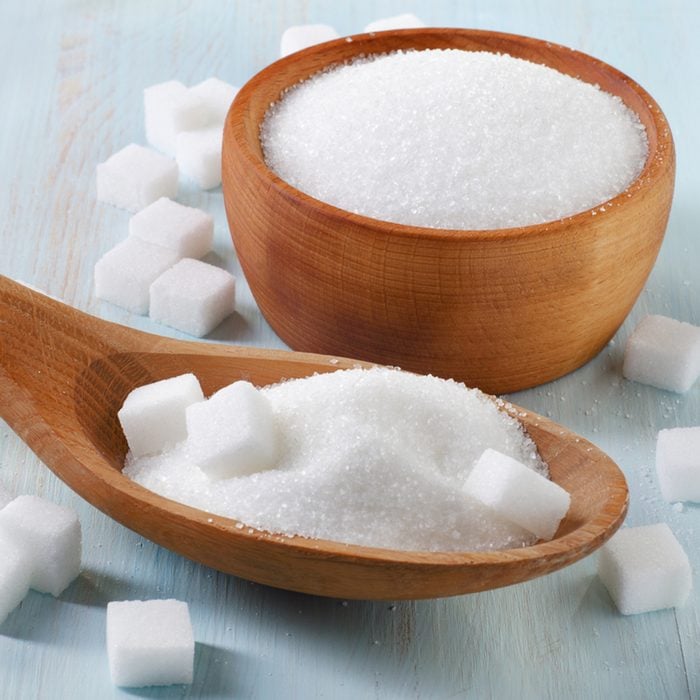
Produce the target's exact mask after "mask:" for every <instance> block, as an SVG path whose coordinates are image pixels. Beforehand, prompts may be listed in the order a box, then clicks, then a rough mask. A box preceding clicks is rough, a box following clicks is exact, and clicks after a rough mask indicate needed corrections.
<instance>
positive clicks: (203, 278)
mask: <svg viewBox="0 0 700 700" xmlns="http://www.w3.org/2000/svg"><path fill="white" fill-rule="evenodd" d="M235 296H236V279H235V277H234V276H233V275H232V274H231V273H229V272H227V271H226V270H222V269H221V268H220V267H216V266H214V265H209V264H208V263H204V262H201V261H200V260H192V259H191V258H185V259H184V260H181V261H180V262H179V263H177V265H175V266H174V267H172V268H170V269H169V270H168V271H167V272H164V273H163V274H162V275H161V276H160V277H158V279H157V280H155V282H153V284H152V285H151V301H150V316H151V318H152V319H153V320H154V321H156V322H157V323H164V324H165V325H166V326H171V327H172V328H176V329H177V330H179V331H182V332H183V333H189V334H190V335H194V336H197V337H198V338H201V337H202V336H204V335H206V334H207V333H209V332H210V331H212V330H213V329H214V328H216V326H218V325H219V323H221V321H223V320H224V319H225V318H226V317H227V316H228V315H229V314H230V313H231V312H232V311H233V307H234V303H235Z"/></svg>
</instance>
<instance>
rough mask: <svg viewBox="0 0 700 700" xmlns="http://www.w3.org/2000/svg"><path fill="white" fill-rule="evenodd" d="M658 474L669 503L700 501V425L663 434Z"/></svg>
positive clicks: (659, 442)
mask: <svg viewBox="0 0 700 700" xmlns="http://www.w3.org/2000/svg"><path fill="white" fill-rule="evenodd" d="M656 473H657V475H658V477H659V486H660V487H661V495H662V496H663V498H664V500H665V501H669V502H673V501H696V502H700V426H697V427H694V428H670V429H668V430H660V431H659V434H658V436H657V440H656Z"/></svg>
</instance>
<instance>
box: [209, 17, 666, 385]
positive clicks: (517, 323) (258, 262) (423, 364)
mask: <svg viewBox="0 0 700 700" xmlns="http://www.w3.org/2000/svg"><path fill="white" fill-rule="evenodd" d="M427 48H458V49H466V50H478V51H484V50H485V51H492V52H500V53H507V54H511V55H513V56H516V57H519V58H524V59H528V60H530V61H533V62H536V63H542V64H545V65H548V66H550V67H552V68H555V69H557V70H559V71H560V72H562V73H567V74H569V75H572V76H575V77H577V78H580V79H581V80H584V81H586V82H589V83H595V84H597V85H599V86H600V87H601V88H602V89H603V90H605V91H607V92H609V93H611V94H614V95H618V96H619V97H620V98H621V99H622V100H623V101H624V102H625V104H627V106H628V107H630V108H631V109H632V110H633V111H634V112H636V113H637V115H638V116H639V119H640V120H641V122H642V123H643V124H644V126H645V128H646V131H647V136H648V141H649V155H648V158H647V161H646V164H645V166H644V168H643V170H642V172H641V174H640V175H639V177H638V178H637V179H636V180H635V181H634V182H633V183H632V184H631V185H630V186H629V188H628V189H627V190H626V191H625V192H623V193H622V194H620V195H618V196H616V197H614V198H613V199H611V200H609V201H608V202H605V203H604V205H603V206H600V205H599V206H597V207H596V208H595V210H587V211H584V212H582V213H580V214H576V215H574V216H570V217H566V218H564V219H559V220H556V221H552V222H549V223H545V224H538V225H534V226H524V227H520V228H511V229H499V230H491V231H467V230H441V229H430V228H421V227H416V226H406V225H401V224H394V223H389V222H385V221H379V220H377V219H371V218H368V217H364V216H359V215H356V214H352V213H349V212H347V211H344V210H342V209H338V208H337V207H334V206H331V205H329V204H326V203H324V202H321V201H319V200H317V199H314V198H313V197H310V196H308V195H306V194H304V193H302V192H300V191H299V190H297V189H295V188H294V187H292V186H291V185H289V184H287V183H286V182H284V181H283V180H282V179H280V178H279V177H278V176H277V175H275V174H274V173H273V172H272V171H271V170H270V169H269V168H268V167H267V166H266V165H265V162H264V160H263V154H262V151H261V147H260V142H259V128H260V123H261V121H262V119H263V117H264V115H265V112H266V110H267V109H268V107H269V106H270V103H272V102H274V101H276V100H277V99H279V98H280V96H281V94H282V93H283V92H284V90H285V89H287V88H288V87H290V86H292V85H294V84H295V83H297V82H299V81H301V80H304V79H305V78H308V77H309V76H310V75H312V74H314V73H316V72H318V71H319V70H321V69H323V68H326V67H327V66H330V65H332V64H335V63H339V62H343V61H346V60H348V59H352V58H353V57H355V56H358V55H360V54H365V55H366V54H377V53H385V52H387V51H395V50H398V49H427ZM674 173H675V153H674V148H673V139H672V136H671V132H670V129H669V125H668V122H667V121H666V118H665V117H664V115H663V113H662V112H661V110H660V109H659V106H658V105H657V104H656V102H655V101H654V100H653V99H652V98H651V97H650V96H649V94H648V93H647V92H646V91H645V90H643V89H642V88H641V87H640V86H639V85H637V84H636V83H635V82H634V81H633V80H631V79H630V78H628V77H627V76H625V75H623V74H622V73H620V71H618V70H616V69H615V68H612V67H610V66H608V65H606V64H605V63H603V62H601V61H598V60H597V59H595V58H591V57H590V56H587V55H585V54H583V53H580V52H578V51H573V50H571V49H568V48H565V47H562V46H558V45H555V44H551V43H549V42H545V41H539V40H536V39H531V38H527V37H521V36H515V35H510V34H501V33H498V32H488V31H476V30H467V29H419V30H400V31H391V32H382V33H379V34H362V35H358V36H353V37H348V38H347V39H338V40H337V41H332V42H328V43H326V44H321V45H318V46H314V47H311V48H309V49H306V50H305V51H301V52H299V53H296V54H293V55H291V56H288V57H286V58H283V59H282V60H280V61H277V62H276V63H273V64H272V65H270V66H268V67H267V68H266V69H265V70H263V71H261V72H260V73H258V74H257V75H256V76H255V77H253V78H252V79H251V80H250V81H249V82H248V83H247V84H246V85H245V86H244V87H243V88H242V89H241V91H240V92H239V93H238V96H237V97H236V100H235V101H234V103H233V106H232V107H231V110H230V111H229V114H228V117H227V119H226V126H225V130H224V142H223V164H222V180H223V191H224V201H225V204H226V212H227V216H228V222H229V227H230V229H231V236H232V238H233V242H234V245H235V247H236V251H237V254H238V258H239V260H240V263H241V266H242V268H243V271H244V272H245V275H246V278H247V280H248V283H249V284H250V288H251V290H252V292H253V295H254V296H255V299H256V301H257V302H258V305H259V306H260V309H261V311H262V312H263V314H264V315H265V317H266V318H267V320H268V321H269V323H270V325H271V326H272V327H273V329H274V330H275V331H276V332H277V333H278V335H279V336H280V337H281V338H282V339H283V340H284V341H285V342H286V343H287V344H288V345H290V346H291V347H292V348H294V349H296V350H304V351H312V352H318V353H324V354H339V355H344V356H349V357H358V358H361V359H365V360H370V361H373V362H379V363H382V364H391V365H398V366H400V367H402V368H403V369H407V370H412V371H416V372H421V373H432V374H437V375H440V376H444V377H454V378H455V379H458V380H460V381H463V382H465V383H466V384H468V385H470V386H478V387H480V388H481V389H483V390H484V391H488V392H492V393H502V392H510V391H516V390H519V389H523V388H526V387H530V386H535V385H537V384H541V383H543V382H546V381H549V380H551V379H554V378H556V377H559V376H561V375H563V374H566V373H567V372H570V371H572V370H574V369H575V368H577V367H579V366H580V365H582V364H583V363H585V362H587V361H588V360H589V359H591V358H592V357H593V356H594V355H596V354H597V353H598V352H599V351H600V350H601V349H602V347H603V346H604V345H605V344H606V343H607V342H608V341H609V340H610V338H611V337H612V336H613V335H614V333H615V331H616V330H617V329H618V328H619V326H620V325H621V324H622V322H623V320H624V319H625V317H626V316H627V314H628V313H629V311H630V309H631V308H632V305H633V304H634V302H635V300H636V298H637V296H638V295H639V293H640V292H641V290H642V287H643V285H644V283H645V281H646V279H647V277H648V275H649V273H650V271H651V268H652V266H653V264H654V261H655V260H656V256H657V254H658V251H659V248H660V246H661V242H662V240H663V236H664V231H665V229H666V224H667V220H668V214H669V209H670V206H671V199H672V195H673V183H674ZM594 211H595V214H594V213H593V212H594Z"/></svg>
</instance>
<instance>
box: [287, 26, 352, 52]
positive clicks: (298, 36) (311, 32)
mask: <svg viewBox="0 0 700 700" xmlns="http://www.w3.org/2000/svg"><path fill="white" fill-rule="evenodd" d="M339 36H340V35H339V34H338V32H336V31H335V29H334V28H333V27H331V26H329V25H327V24H300V25H297V26H295V27H288V28H287V29H285V30H284V33H283V34H282V40H281V41H280V56H288V55H289V54H290V53H295V52H296V51H301V50H302V49H305V48H307V47H309V46H313V45H314V44H322V43H323V42H324V41H331V40H332V39H337V38H338V37H339Z"/></svg>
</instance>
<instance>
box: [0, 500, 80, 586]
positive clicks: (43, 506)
mask: <svg viewBox="0 0 700 700" xmlns="http://www.w3.org/2000/svg"><path fill="white" fill-rule="evenodd" d="M0 533H2V534H3V535H5V536H7V537H9V538H10V539H11V540H12V541H13V542H14V543H15V544H18V545H19V546H20V547H21V549H22V550H23V552H25V553H26V554H27V555H28V556H29V558H30V559H31V580H30V582H29V585H30V587H31V588H33V589H34V590H36V591H39V592H40V593H50V594H51V595H53V596H59V595H60V594H61V593H62V592H63V591H64V590H65V589H66V588H67V587H68V585H69V584H70V583H71V581H73V579H75V578H76V577H77V576H78V574H79V573H80V560H81V550H82V547H81V530H80V522H79V520H78V516H77V515H76V514H75V512H74V511H73V510H71V509H70V508H66V507H65V506H60V505H57V504H56V503H51V502H50V501H47V500H45V499H43V498H39V497H38V496H18V497H17V498H15V499H14V500H13V501H11V502H10V503H8V504H7V505H6V506H5V507H4V508H3V509H2V510H0Z"/></svg>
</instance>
